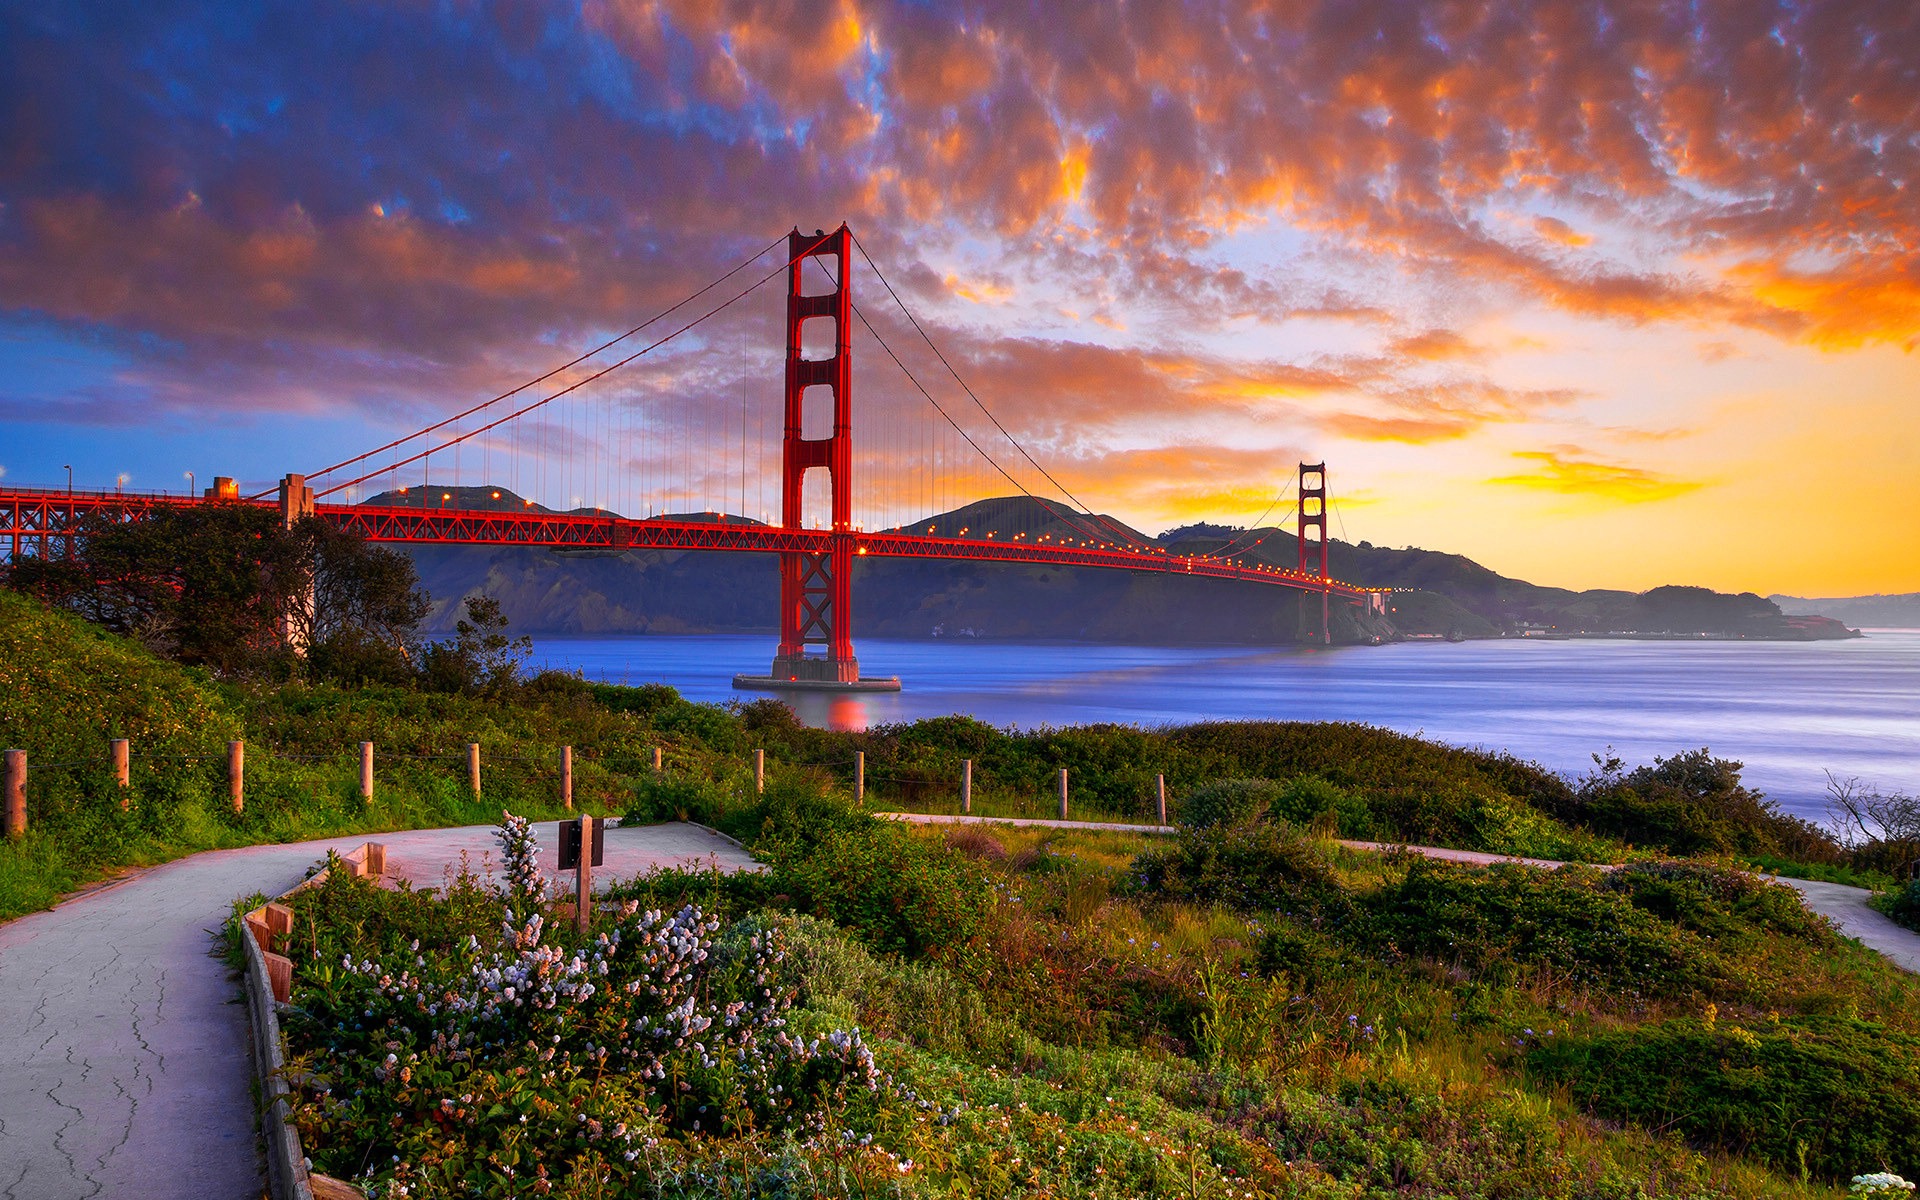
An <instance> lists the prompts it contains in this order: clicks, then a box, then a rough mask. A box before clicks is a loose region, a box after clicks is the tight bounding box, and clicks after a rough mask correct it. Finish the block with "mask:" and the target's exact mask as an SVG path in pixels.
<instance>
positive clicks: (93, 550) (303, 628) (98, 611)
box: [7, 503, 427, 675]
mask: <svg viewBox="0 0 1920 1200" xmlns="http://www.w3.org/2000/svg"><path fill="white" fill-rule="evenodd" d="M80 534H81V536H79V537H77V538H75V539H74V554H73V556H72V557H70V558H64V559H51V560H42V559H22V560H20V561H17V562H15V563H13V564H12V566H11V567H10V568H9V570H8V572H7V583H8V585H9V586H11V587H13V588H15V589H17V590H20V591H24V592H27V593H30V594H32V595H36V596H38V597H39V598H40V599H42V600H44V601H46V602H47V603H49V604H53V605H56V606H59V607H62V608H66V609H69V610H71V611H73V612H77V613H79V614H80V615H82V616H84V617H87V618H88V619H90V620H93V621H96V622H98V623H99V624H101V625H104V626H106V627H107V628H109V629H112V630H114V631H115V632H117V633H124V634H127V635H130V636H132V637H136V638H138V639H140V640H141V641H142V642H144V643H145V644H146V645H148V646H149V647H151V648H152V649H153V650H155V651H156V652H157V653H160V654H163V655H165V656H167V657H170V658H174V659H177V660H179V661H181V662H186V663H197V664H204V665H206V666H208V667H211V668H213V669H214V670H215V671H218V672H220V673H222V674H228V675H234V674H248V673H259V672H266V671H276V672H277V671H289V670H296V669H298V656H297V655H298V651H300V650H304V649H310V648H311V649H318V650H320V652H321V653H320V655H319V658H320V662H321V664H322V666H323V667H324V666H325V665H326V664H328V663H340V662H344V661H349V660H351V661H359V662H363V663H364V662H365V661H367V660H368V658H369V654H370V653H371V654H372V655H373V656H374V657H376V658H379V657H384V658H386V659H389V660H397V661H398V662H399V663H400V664H401V665H402V666H403V667H405V664H406V663H407V662H408V658H409V655H410V653H411V652H410V650H409V649H408V646H409V642H410V640H411V639H412V637H413V636H414V632H415V630H416V629H417V627H418V625H419V622H420V620H421V618H422V617H424V616H425V615H426V610H427V600H426V597H425V596H424V595H423V594H422V593H421V592H420V590H419V588H418V584H417V580H416V578H415V576H414V572H413V564H412V562H411V561H409V560H408V559H407V558H406V557H405V556H404V555H401V554H398V553H396V552H394V551H391V550H386V549H383V548H380V547H374V546H368V545H366V544H365V543H363V542H362V541H361V540H360V539H358V538H356V537H353V536H352V535H350V534H345V533H340V532H338V531H336V530H334V529H332V528H331V527H330V526H328V525H327V524H326V523H325V522H322V521H319V520H317V519H313V518H309V519H307V520H304V521H301V522H300V523H299V524H297V525H296V526H295V527H294V528H293V529H288V528H287V527H286V525H285V524H284V523H283V522H282V521H281V519H280V516H279V514H278V513H277V512H275V511H274V510H273V509H271V508H266V507H262V506H259V505H252V504H238V503H206V504H194V505H189V506H182V507H179V508H166V509H160V510H157V511H155V512H152V513H150V514H148V515H147V516H145V517H143V518H141V519H139V520H135V521H125V520H121V519H118V518H115V517H112V516H110V515H105V514H95V515H93V516H90V517H88V518H86V519H85V521H84V522H83V524H82V525H81V527H80ZM322 673H327V672H326V671H325V670H323V671H322ZM367 673H368V672H366V671H364V670H363V671H360V672H358V674H360V675H366V674H367ZM381 673H383V674H387V675H390V674H392V670H391V667H390V664H389V666H388V667H386V668H383V669H382V672H381Z"/></svg>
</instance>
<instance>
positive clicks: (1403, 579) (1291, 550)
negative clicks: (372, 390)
mask: <svg viewBox="0 0 1920 1200" xmlns="http://www.w3.org/2000/svg"><path fill="white" fill-rule="evenodd" d="M443 496H445V497H446V499H444V500H443V499H442V497H443ZM368 503H370V504H383V503H398V504H424V505H431V504H436V503H447V504H449V505H459V504H470V505H472V506H473V507H477V508H493V509H519V508H532V509H534V510H536V511H548V510H546V509H543V508H541V507H540V506H538V505H533V504H531V503H530V502H528V501H526V500H523V499H522V498H521V497H519V496H517V495H515V494H514V493H513V492H511V491H510V490H508V489H506V488H497V487H496V488H458V489H446V490H445V491H441V490H439V489H429V490H428V491H427V492H426V493H424V494H422V493H421V492H420V491H418V490H414V491H412V492H411V493H409V494H405V495H403V494H401V493H383V494H382V495H381V496H377V497H375V498H374V499H373V500H370V501H369V502H368ZM578 511H583V512H588V511H599V510H578ZM678 519H686V520H713V521H730V522H733V521H737V522H746V523H757V522H751V519H750V518H747V517H741V516H735V515H732V514H725V513H698V514H680V515H678ZM900 531H901V532H912V533H926V534H932V535H935V536H944V537H963V538H968V539H980V540H998V541H1018V542H1023V543H1026V544H1041V545H1046V544H1057V545H1101V544H1114V545H1124V544H1135V545H1154V546H1159V547H1161V548H1164V549H1166V550H1168V551H1170V552H1172V553H1175V554H1218V553H1222V552H1232V553H1236V554H1243V555H1246V556H1248V557H1251V558H1254V559H1258V560H1260V561H1263V562H1267V563H1269V564H1272V565H1276V566H1286V567H1291V566H1294V565H1295V563H1296V561H1297V556H1298V549H1297V543H1296V541H1295V539H1294V535H1293V534H1291V533H1289V532H1287V531H1286V530H1283V529H1274V528H1263V529H1250V530H1239V529H1233V528H1230V527H1227V526H1221V525H1209V524H1199V525H1189V526H1184V527H1182V528H1179V529H1174V530H1169V531H1168V532H1167V533H1164V534H1162V535H1160V536H1159V537H1158V538H1155V537H1150V536H1148V535H1147V534H1145V533H1142V532H1141V531H1139V530H1137V529H1134V528H1132V527H1130V526H1128V525H1126V524H1125V523H1124V522H1121V521H1119V520H1117V519H1116V518H1113V517H1109V516H1104V515H1099V514H1091V515H1090V514H1085V513H1079V512H1076V511H1074V510H1073V509H1071V508H1068V507H1067V506H1065V505H1062V504H1058V503H1055V502H1052V501H1047V500H1041V499H1037V498H1034V497H1028V496H1013V497H995V498H992V499H987V500H981V501H976V502H975V503H972V504H968V505H965V506H963V507H960V508H957V509H953V510H951V511H949V512H943V513H937V514H935V515H933V516H930V517H928V518H926V520H925V521H924V522H919V521H916V522H914V523H913V524H911V525H907V526H902V527H901V528H900ZM408 553H409V554H410V555H411V556H412V558H413V560H414V562H415V564H416V566H417V567H418V569H419V571H420V576H421V580H422V582H423V583H424V584H425V585H426V586H427V588H428V590H429V591H430V592H431V593H432V595H433V597H434V602H435V604H434V611H433V613H432V615H431V616H430V617H429V618H428V625H429V628H431V629H435V630H444V629H446V628H449V627H451V625H452V622H453V620H454V618H455V616H456V615H457V610H458V606H459V601H460V600H461V598H462V597H464V596H467V595H470V594H474V593H478V592H483V593H485V594H487V595H491V596H494V597H495V598H497V599H498V600H500V602H501V605H502V608H503V610H504V611H505V612H506V614H507V617H508V619H509V620H510V621H511V622H512V624H513V625H514V627H515V628H517V629H521V630H526V631H530V632H543V633H571V634H600V633H607V634H614V633H701V632H728V631H748V630H754V631H759V630H770V629H772V628H774V625H775V622H776V619H777V615H778V614H777V611H776V603H777V597H776V590H775V585H774V579H775V573H774V572H775V567H774V557H773V556H772V555H760V554H689V553H684V552H677V551H632V552H628V553H625V554H608V553H605V552H599V551H590V552H576V551H559V552H554V551H546V550H537V549H528V548H524V547H486V546H416V547H410V548H408ZM556 557H559V558H560V559H562V560H563V565H561V566H560V569H558V570H556V569H555V565H556V564H555V561H554V560H555V558H556ZM1328 558H1329V568H1330V570H1331V572H1332V574H1333V575H1334V577H1336V578H1340V579H1348V580H1353V581H1356V582H1361V583H1365V584H1368V585H1371V586H1376V587H1391V588H1394V589H1396V591H1395V594H1394V596H1393V597H1392V600H1391V608H1392V612H1391V614H1390V617H1391V620H1392V623H1393V625H1394V627H1395V628H1396V629H1397V630H1398V631H1399V632H1401V633H1403V634H1409V635H1428V636H1452V637H1497V636H1502V635H1511V634H1521V633H1542V634H1549V635H1558V634H1567V635H1574V634H1602V633H1615V634H1634V635H1642V636H1668V637H1692V636H1701V635H1708V636H1721V637H1752V638H1768V639H1794V640H1804V639H1811V638H1817V637H1844V636H1849V631H1847V630H1846V629H1845V627H1844V626H1842V625H1840V624H1839V623H1838V622H1835V621H1828V620H1822V619H1820V618H1818V617H1815V618H1804V617H1794V618H1790V617H1789V616H1788V615H1786V614H1783V613H1782V612H1781V610H1780V609H1779V608H1778V607H1777V606H1775V605H1774V604H1773V603H1772V602H1771V601H1768V600H1765V599H1763V598H1761V597H1759V596H1756V595H1753V594H1751V593H1746V594H1742V595H1738V596H1730V595H1725V594H1722V593H1717V592H1712V591H1710V590H1708V589H1705V588H1687V587H1667V588H1656V589H1653V590H1652V591H1649V592H1646V593H1641V594H1636V593H1633V592H1627V591H1615V590H1607V589H1594V590H1590V591H1584V592H1574V591H1568V590H1566V589H1563V588H1549V587H1540V586H1537V585H1535V584H1531V583H1528V582H1526V581H1524V580H1518V579H1510V578H1508V577H1506V576H1503V575H1500V574H1498V573H1496V572H1494V571H1491V570H1489V569H1488V568H1486V567H1484V566H1481V565H1480V564H1479V563H1476V562H1474V561H1473V560H1471V559H1469V558H1466V557H1464V556H1462V555H1458V554H1446V553H1441V552H1437V551H1432V550H1421V549H1417V548H1414V547H1406V548H1403V549H1392V548H1388V547H1380V546H1374V545H1373V544H1372V543H1370V542H1360V543H1358V544H1349V543H1346V542H1339V541H1335V542H1332V543H1330V546H1329V551H1328ZM854 572H855V573H854V582H855V587H854V625H855V628H856V629H857V630H858V631H859V632H860V633H861V634H864V635H866V636H877V637H902V638H936V637H982V638H1036V639H1071V640H1090V641H1123V642H1124V641H1140V642H1170V641H1171V642H1192V643H1214V642H1251V643H1260V644H1274V643H1285V642H1292V641H1298V640H1301V639H1302V637H1303V636H1305V635H1306V634H1308V633H1309V632H1317V629H1318V624H1319V614H1318V606H1317V604H1315V603H1309V602H1306V601H1305V600H1304V599H1303V597H1302V596H1301V595H1300V594H1297V593H1292V592H1286V591H1282V590H1279V589H1270V588H1250V587H1247V586H1245V585H1242V584H1235V583H1231V582H1228V581H1222V580H1208V579H1192V578H1186V577H1178V576H1171V575H1153V574H1134V573H1129V572H1121V571H1107V570H1098V569H1085V568H1060V567H1045V566H1026V565H1019V564H1009V563H981V562H944V561H912V560H904V559H862V560H860V561H859V562H858V563H856V564H855V568H854ZM1309 609H1312V610H1313V611H1311V612H1310V611H1308V610H1309ZM1336 625H1337V626H1338V627H1337V628H1336V629H1335V631H1334V636H1335V640H1336V641H1347V642H1352V641H1364V640H1370V639H1371V638H1372V637H1374V636H1377V635H1380V634H1382V633H1385V634H1387V635H1388V636H1391V631H1383V630H1377V629H1373V628H1363V627H1362V625H1361V624H1360V623H1359V621H1358V620H1356V619H1354V618H1353V617H1352V616H1351V615H1350V614H1348V613H1346V612H1343V611H1338V610H1336Z"/></svg>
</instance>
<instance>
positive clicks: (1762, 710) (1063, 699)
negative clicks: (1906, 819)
mask: <svg viewBox="0 0 1920 1200" xmlns="http://www.w3.org/2000/svg"><path fill="white" fill-rule="evenodd" d="M856 645H857V648H858V650H859V652H860V666H861V670H862V671H863V672H864V673H865V674H868V675H898V676H900V678H901V681H902V683H903V684H904V685H905V690H904V691H901V692H899V693H896V694H880V695H868V696H853V697H845V696H841V697H829V696H823V695H819V694H809V693H805V692H801V693H793V694H791V695H789V696H788V697H787V698H788V700H789V702H790V703H792V704H793V706H794V708H795V709H796V710H797V711H798V712H799V714H800V716H801V719H802V720H804V721H806V722H807V723H808V724H811V725H823V726H832V727H835V728H851V729H858V728H864V727H866V726H868V725H877V724H884V723H887V722H892V721H909V720H914V719H916V718H919V717H930V716H944V715H947V714H949V713H967V714H970V715H972V716H974V717H977V718H979V719H980V720H982V721H986V722H988V723H990V724H994V725H1014V726H1020V727H1032V726H1037V725H1075V724H1085V723H1089V722H1096V721H1116V722H1125V723H1128V724H1134V725H1145V726H1153V725H1162V724H1169V723H1173V724H1178V723H1184V722H1189V721H1202V720H1212V719H1220V718H1228V719H1237V718H1259V719H1274V720H1327V721H1365V722H1368V723H1370V724H1374V725H1382V726H1385V727H1387V728H1389V729H1397V730H1400V731H1402V732H1406V733H1419V734H1423V735H1424V736H1426V737H1430V738H1436V739H1439V740H1441V741H1446V742H1452V743H1454V744H1456V745H1461V746H1481V747H1486V748H1489V749H1496V750H1509V751H1512V752H1513V753H1514V754H1517V755H1519V756H1521V757H1522V758H1527V759H1532V760H1533V761H1536V762H1539V763H1541V764H1543V765H1545V766H1547V767H1549V768H1552V769H1553V770H1556V771H1561V772H1567V773H1579V772H1581V771H1584V770H1586V769H1587V768H1588V767H1590V766H1591V765H1592V764H1591V760H1590V758H1589V756H1590V755H1591V754H1593V753H1594V752H1595V751H1598V750H1602V749H1604V748H1605V747H1607V746H1609V745H1611V746H1613V747H1614V748H1615V750H1616V752H1618V753H1619V754H1620V755H1621V757H1623V758H1625V759H1626V760H1627V761H1628V762H1630V763H1632V762H1644V761H1648V760H1650V759H1651V758H1652V757H1653V756H1654V755H1656V754H1658V755H1666V754H1672V753H1674V752H1676V751H1680V750H1686V749H1691V748H1698V747H1700V746H1710V747H1712V749H1713V751H1714V753H1715V754H1718V755H1721V756H1723V757H1728V758H1737V759H1739V760H1741V761H1743V762H1745V763H1746V764H1747V771H1746V779H1747V781H1748V783H1749V784H1751V785H1753V786H1756V787H1758V788H1760V789H1761V790H1763V791H1765V792H1766V793H1767V794H1769V795H1770V796H1772V797H1774V798H1775V799H1776V800H1778V801H1780V802H1781V804H1782V806H1783V807H1785V808H1788V809H1789V810H1792V811H1796V812H1800V813H1802V814H1804V815H1808V816H1818V815H1820V814H1821V809H1822V804H1823V800H1824V795H1825V784H1826V772H1828V771H1832V772H1833V773H1834V774H1836V775H1839V776H1842V777H1847V776H1858V777H1860V778H1861V779H1864V780H1867V781H1869V782H1871V783H1875V784H1877V785H1879V787H1880V788H1881V789H1882V790H1883V791H1893V790H1900V791H1907V792H1914V791H1920V631H1913V630H1899V631H1872V632H1870V635H1869V636H1868V637H1865V638H1861V639H1857V640H1853V641H1846V642H1631V641H1564V642H1562V641H1519V640H1513V641H1474V642H1464V643H1460V644H1455V645H1449V644H1447V643H1437V642H1419V643H1406V644H1401V645H1394V646H1379V647H1369V646H1354V647H1341V648H1336V649H1333V650H1316V649H1298V648H1290V649H1285V650H1273V649H1265V648H1253V647H1237V646H1233V647H1193V646H1109V645H1086V644H1080V643H1058V642H974V641H937V642H919V641H913V642H908V641H885V640H881V639H876V638H865V639H861V640H859V641H858V642H857V643H856ZM772 653H773V638H772V637H771V636H767V635H743V636H731V635H729V636H702V637H644V636H643V637H596V638H584V637H559V636H554V637H538V638H535V640H534V660H535V664H536V665H537V666H543V667H544V666H555V667H565V668H569V669H578V670H580V671H582V672H584V673H585V674H586V675H587V677H588V678H591V679H601V680H607V681H610V682H614V683H633V684H640V683H649V682H662V683H668V684H671V685H673V686H674V687H675V688H678V689H679V690H680V692H681V694H682V695H684V696H686V697H687V698H688V699H691V700H706V701H714V700H728V699H734V698H736V697H751V696H752V695H754V693H742V692H736V691H734V689H733V688H732V686H731V680H732V677H733V675H734V674H735V673H736V672H752V673H762V672H764V671H766V669H767V663H768V661H769V659H770V658H771V657H772Z"/></svg>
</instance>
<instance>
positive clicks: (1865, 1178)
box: [1847, 1171, 1913, 1200]
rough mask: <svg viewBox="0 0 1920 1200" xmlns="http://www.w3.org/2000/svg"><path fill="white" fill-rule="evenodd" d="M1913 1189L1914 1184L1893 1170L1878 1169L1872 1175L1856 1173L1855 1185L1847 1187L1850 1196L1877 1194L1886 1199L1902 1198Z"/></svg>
mask: <svg viewBox="0 0 1920 1200" xmlns="http://www.w3.org/2000/svg"><path fill="white" fill-rule="evenodd" d="M1911 1191H1913V1184H1911V1183H1908V1182H1907V1181H1906V1180H1904V1179H1902V1178H1900V1177H1899V1176H1898V1175H1895V1174H1894V1173H1893V1172H1892V1171H1876V1172H1874V1173H1873V1174H1871V1175H1855V1176H1854V1177H1853V1186H1852V1187H1850V1188H1848V1189H1847V1195H1849V1196H1877V1197H1884V1198H1885V1200H1900V1198H1902V1197H1905V1196H1906V1195H1907V1193H1909V1192H1911Z"/></svg>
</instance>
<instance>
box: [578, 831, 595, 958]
mask: <svg viewBox="0 0 1920 1200" xmlns="http://www.w3.org/2000/svg"><path fill="white" fill-rule="evenodd" d="M573 904H574V908H573V921H574V925H575V926H576V927H577V928H578V929H579V930H580V932H581V933H585V932H586V931H587V927H588V926H589V925H591V924H593V818H592V817H590V816H587V815H586V814H584V813H583V814H581V817H580V874H579V876H578V877H577V882H576V883H575V884H574V894H573Z"/></svg>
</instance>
